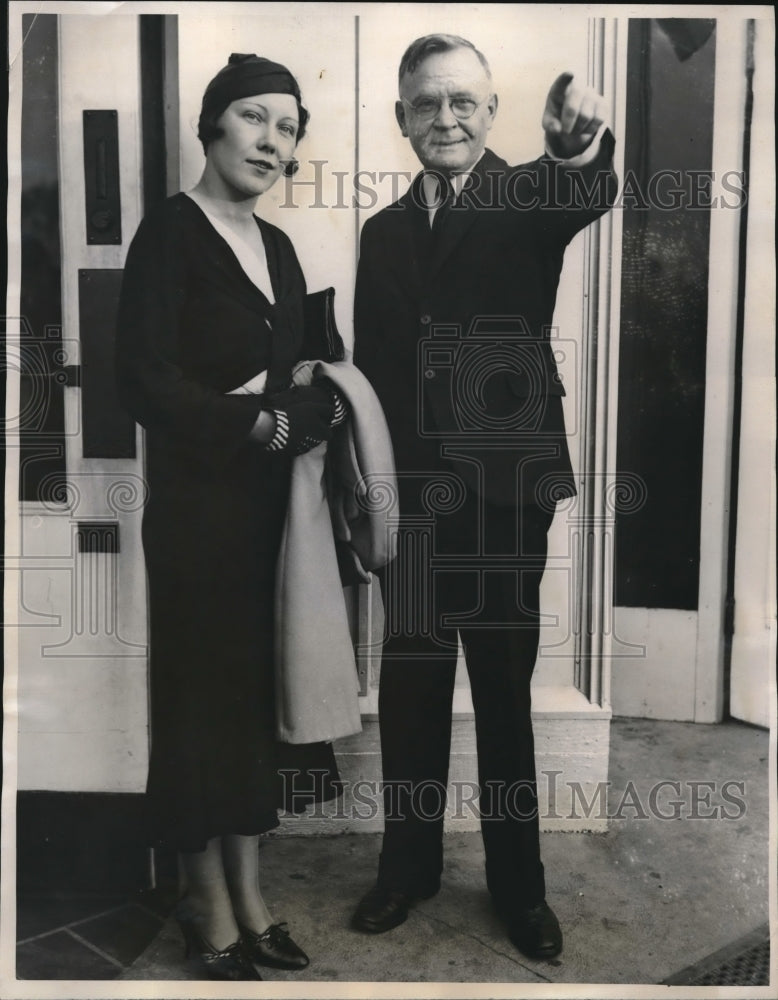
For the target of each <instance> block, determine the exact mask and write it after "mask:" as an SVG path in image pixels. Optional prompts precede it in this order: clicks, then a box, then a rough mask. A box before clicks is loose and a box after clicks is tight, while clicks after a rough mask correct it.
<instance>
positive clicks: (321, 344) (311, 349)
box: [301, 288, 346, 361]
mask: <svg viewBox="0 0 778 1000" xmlns="http://www.w3.org/2000/svg"><path fill="white" fill-rule="evenodd" d="M303 308H304V318H303V322H304V333H303V349H302V354H301V357H303V358H305V359H306V360H307V361H343V359H344V358H345V357H346V346H345V344H344V343H343V338H342V337H341V335H340V333H339V332H338V327H337V324H336V322H335V289H334V288H325V289H324V290H323V291H321V292H311V293H310V294H309V295H306V296H305V303H304V306H303Z"/></svg>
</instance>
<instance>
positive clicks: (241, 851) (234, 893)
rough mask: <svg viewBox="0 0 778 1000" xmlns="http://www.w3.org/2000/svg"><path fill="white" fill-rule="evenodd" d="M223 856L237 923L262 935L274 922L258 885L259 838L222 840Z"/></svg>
mask: <svg viewBox="0 0 778 1000" xmlns="http://www.w3.org/2000/svg"><path fill="white" fill-rule="evenodd" d="M222 857H223V859H224V872H225V875H226V878H227V887H228V889H229V894H230V899H231V901H232V909H233V912H234V914H235V917H236V919H237V921H238V923H239V924H240V925H241V926H243V927H246V928H248V929H249V930H250V931H253V932H254V933H255V934H262V933H263V932H264V931H266V930H267V928H268V927H269V926H270V925H271V923H272V922H273V918H272V917H271V915H270V912H269V910H268V908H267V906H265V901H264V899H263V898H262V892H261V890H260V886H259V837H257V836H254V837H242V836H239V835H237V834H230V835H229V836H225V837H223V838H222Z"/></svg>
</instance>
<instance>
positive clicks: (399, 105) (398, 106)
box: [394, 101, 408, 139]
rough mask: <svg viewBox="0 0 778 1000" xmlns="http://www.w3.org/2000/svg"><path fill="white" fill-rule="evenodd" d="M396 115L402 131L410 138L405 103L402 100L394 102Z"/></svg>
mask: <svg viewBox="0 0 778 1000" xmlns="http://www.w3.org/2000/svg"><path fill="white" fill-rule="evenodd" d="M394 117H395V118H396V119H397V124H398V125H399V126H400V131H401V132H402V134H403V135H404V136H405V138H406V139H407V138H408V124H407V122H406V119H405V105H404V104H403V102H402V101H395V102H394Z"/></svg>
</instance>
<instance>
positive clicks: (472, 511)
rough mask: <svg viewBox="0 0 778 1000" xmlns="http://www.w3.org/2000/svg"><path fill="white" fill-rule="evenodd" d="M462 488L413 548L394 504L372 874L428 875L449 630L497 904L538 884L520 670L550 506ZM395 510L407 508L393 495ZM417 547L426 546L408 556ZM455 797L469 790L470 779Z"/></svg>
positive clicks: (409, 882)
mask: <svg viewBox="0 0 778 1000" xmlns="http://www.w3.org/2000/svg"><path fill="white" fill-rule="evenodd" d="M462 493H463V496H464V501H463V502H462V503H461V505H460V506H459V507H457V509H456V510H454V511H451V512H448V513H437V514H436V516H435V524H434V530H433V532H432V535H431V537H430V536H429V535H428V536H427V538H428V541H427V548H426V550H425V545H424V542H423V541H420V539H421V538H423V537H424V535H425V532H424V531H423V530H422V532H419V531H418V530H417V529H414V527H412V526H409V522H410V521H413V520H414V519H413V517H412V515H411V516H410V517H405V516H404V517H403V522H404V526H403V527H402V528H401V530H400V536H399V555H398V558H397V559H396V560H395V562H394V563H392V564H391V565H390V567H388V570H387V571H385V572H384V574H383V576H382V579H381V583H382V591H383V595H384V603H385V609H386V623H387V641H386V644H385V647H384V655H383V660H382V666H381V682H380V689H379V718H380V728H381V752H382V757H383V777H384V782H385V788H384V809H385V833H384V840H383V849H382V854H381V860H380V867H379V883H380V884H382V885H385V886H386V887H388V888H393V889H400V890H403V891H405V892H408V893H409V894H411V895H420V896H424V895H428V894H431V893H432V892H434V891H435V890H436V889H437V886H438V884H439V880H440V874H441V870H442V865H443V815H444V810H445V806H446V799H445V789H446V785H447V780H448V770H449V755H450V745H451V721H452V720H451V717H452V701H453V693H454V678H455V672H456V662H457V643H456V639H457V631H458V632H459V636H460V638H461V641H462V646H463V650H464V654H465V661H466V664H467V670H468V674H469V679H470V688H471V693H472V700H473V707H474V711H475V725H476V742H477V750H478V784H479V789H478V792H479V812H480V814H481V831H482V835H483V842H484V848H485V853H486V878H487V885H488V887H489V890H490V892H491V894H492V896H493V897H494V898H495V900H496V901H497V902H498V904H501V905H503V906H505V907H507V908H508V909H509V910H510V909H513V908H515V909H521V908H523V907H530V906H533V905H535V904H536V903H538V902H540V901H542V900H543V898H544V897H545V886H544V876H543V865H542V863H541V860H540V845H539V829H538V809H537V792H536V778H535V754H534V742H533V733H532V722H531V715H530V710H531V701H530V680H531V677H532V672H533V669H534V665H535V660H536V656H537V649H538V639H539V598H538V591H539V586H540V581H541V578H542V575H543V568H544V566H545V560H546V548H547V531H548V528H549V526H550V523H551V519H552V517H553V511H549V510H542V509H540V508H539V507H536V506H530V507H523V508H518V509H517V508H516V507H508V506H496V505H491V504H485V503H484V502H483V501H482V500H480V501H479V499H478V498H477V497H476V495H475V494H474V493H472V492H470V491H468V490H466V489H463V490H462ZM402 509H403V511H404V512H406V513H407V512H408V511H409V504H408V503H407V500H406V502H405V503H404V505H403V508H402ZM417 524H418V522H417ZM429 549H431V550H432V555H431V558H430V559H425V558H424V557H423V556H421V555H420V552H424V551H429ZM430 564H431V565H430ZM425 567H426V568H425ZM447 616H448V618H449V619H450V620H448V621H447ZM457 619H465V620H464V621H462V622H461V623H457ZM463 797H464V800H465V801H467V800H469V799H472V789H468V788H465V789H463ZM461 798H462V796H460V799H461ZM464 808H467V806H466V805H465V806H464Z"/></svg>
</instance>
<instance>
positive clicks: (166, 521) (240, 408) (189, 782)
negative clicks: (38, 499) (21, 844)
mask: <svg viewBox="0 0 778 1000" xmlns="http://www.w3.org/2000/svg"><path fill="white" fill-rule="evenodd" d="M257 222H258V225H259V227H260V231H261V233H262V238H263V241H264V244H265V250H266V253H267V263H268V270H269V272H270V279H271V282H272V286H273V292H274V295H275V299H276V304H275V305H274V306H271V305H270V304H269V303H268V301H267V299H266V298H265V296H264V295H263V294H262V292H260V291H259V289H258V288H257V287H256V286H255V285H254V284H253V282H252V281H251V280H250V279H249V277H248V276H247V275H246V273H245V272H244V271H243V269H242V268H241V267H240V265H239V263H238V261H237V259H236V258H235V256H234V254H233V252H232V250H231V249H230V248H229V246H228V244H227V243H226V242H225V241H224V240H223V239H222V238H221V237H220V236H219V235H218V233H217V232H216V231H215V230H214V228H213V227H212V226H211V224H210V223H209V222H208V220H207V218H206V216H205V215H204V214H203V213H202V211H201V210H200V209H199V208H198V206H197V205H196V204H195V203H194V202H193V201H192V200H191V199H190V198H189V197H187V196H186V195H184V194H179V195H176V196H174V197H173V198H170V199H168V200H167V201H166V202H165V203H164V204H163V205H162V206H161V207H160V208H159V209H158V210H156V211H155V212H153V213H151V214H150V215H148V216H147V217H146V218H145V219H144V220H143V222H142V223H141V225H140V227H139V229H138V232H137V234H136V235H135V238H134V239H133V242H132V244H131V246H130V249H129V253H128V255H127V262H126V266H125V272H124V279H123V285H122V294H121V301H120V307H119V321H118V339H117V361H118V384H119V392H120V396H121V399H122V401H123V403H124V405H125V406H126V408H127V409H128V410H129V412H130V413H131V414H132V415H133V416H134V417H135V419H136V420H137V421H138V422H139V423H140V424H142V425H143V426H144V428H145V429H146V478H147V482H148V488H149V495H148V498H147V503H146V508H145V511H144V518H143V546H144V552H145V557H146V566H147V571H148V581H149V605H150V648H151V669H150V677H151V744H152V749H151V759H150V764H149V778H148V787H147V800H146V801H147V807H148V808H147V815H148V820H149V834H150V838H151V839H152V841H153V842H156V843H165V844H167V845H169V846H171V847H175V848H176V849H178V850H182V851H199V850H203V849H204V848H205V846H206V841H207V840H208V839H209V838H211V837H214V836H220V835H223V834H229V833H236V834H245V835H253V834H256V833H261V832H263V831H266V830H269V829H271V828H272V827H274V826H277V825H278V818H277V815H276V810H277V808H279V807H282V806H284V805H286V806H287V807H291V808H300V807H301V806H302V805H304V804H305V801H306V800H307V801H310V797H309V796H308V795H307V794H304V793H307V792H308V791H309V790H313V791H314V796H313V797H314V798H316V799H321V798H329V797H332V795H334V794H335V793H336V792H335V780H336V779H337V771H336V769H335V762H334V756H333V753H332V748H331V746H330V745H329V744H317V745H311V746H308V747H299V746H287V745H283V744H278V743H276V741H275V739H274V717H273V591H274V573H275V563H276V556H277V552H278V546H279V543H280V537H281V530H282V526H283V521H284V516H285V510H286V500H287V491H288V482H289V471H290V459H289V457H288V456H286V455H284V454H281V455H278V454H270V453H268V452H266V451H264V450H263V448H262V446H261V445H259V444H257V443H256V442H252V441H250V440H249V438H248V435H249V431H250V430H251V428H252V427H253V425H254V423H255V421H256V419H257V416H258V415H259V411H260V409H261V407H262V402H263V401H262V397H259V396H252V395H226V393H228V392H229V391H230V390H231V389H234V388H236V387H237V386H239V385H241V384H243V383H244V382H247V381H248V380H249V379H250V378H252V377H253V376H254V375H256V374H257V373H258V372H260V371H263V370H265V369H268V371H269V379H268V388H271V386H272V387H276V386H277V387H281V386H283V385H287V384H288V382H289V378H290V375H291V368H292V365H293V364H294V362H295V361H297V360H299V351H300V349H301V344H302V336H303V329H302V316H303V300H304V296H305V292H306V289H305V280H304V278H303V274H302V271H301V269H300V265H299V263H298V261H297V257H296V255H295V252H294V249H293V247H292V244H291V242H290V241H289V239H288V237H287V236H286V235H285V234H284V233H283V232H282V231H281V230H279V229H277V228H276V227H275V226H271V225H269V224H267V223H265V222H263V221H261V220H257ZM271 327H272V329H271ZM279 769H280V770H282V771H284V772H285V773H284V774H283V775H280V774H279ZM306 769H310V771H311V772H313V775H312V774H311V773H308V771H306ZM295 771H297V772H298V773H297V775H296V776H295V781H294V786H292V778H293V776H294V772H295ZM311 782H313V784H311ZM292 790H293V791H294V793H295V794H296V795H297V798H296V800H292V799H291V798H290V794H289V793H290V791H292Z"/></svg>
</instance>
